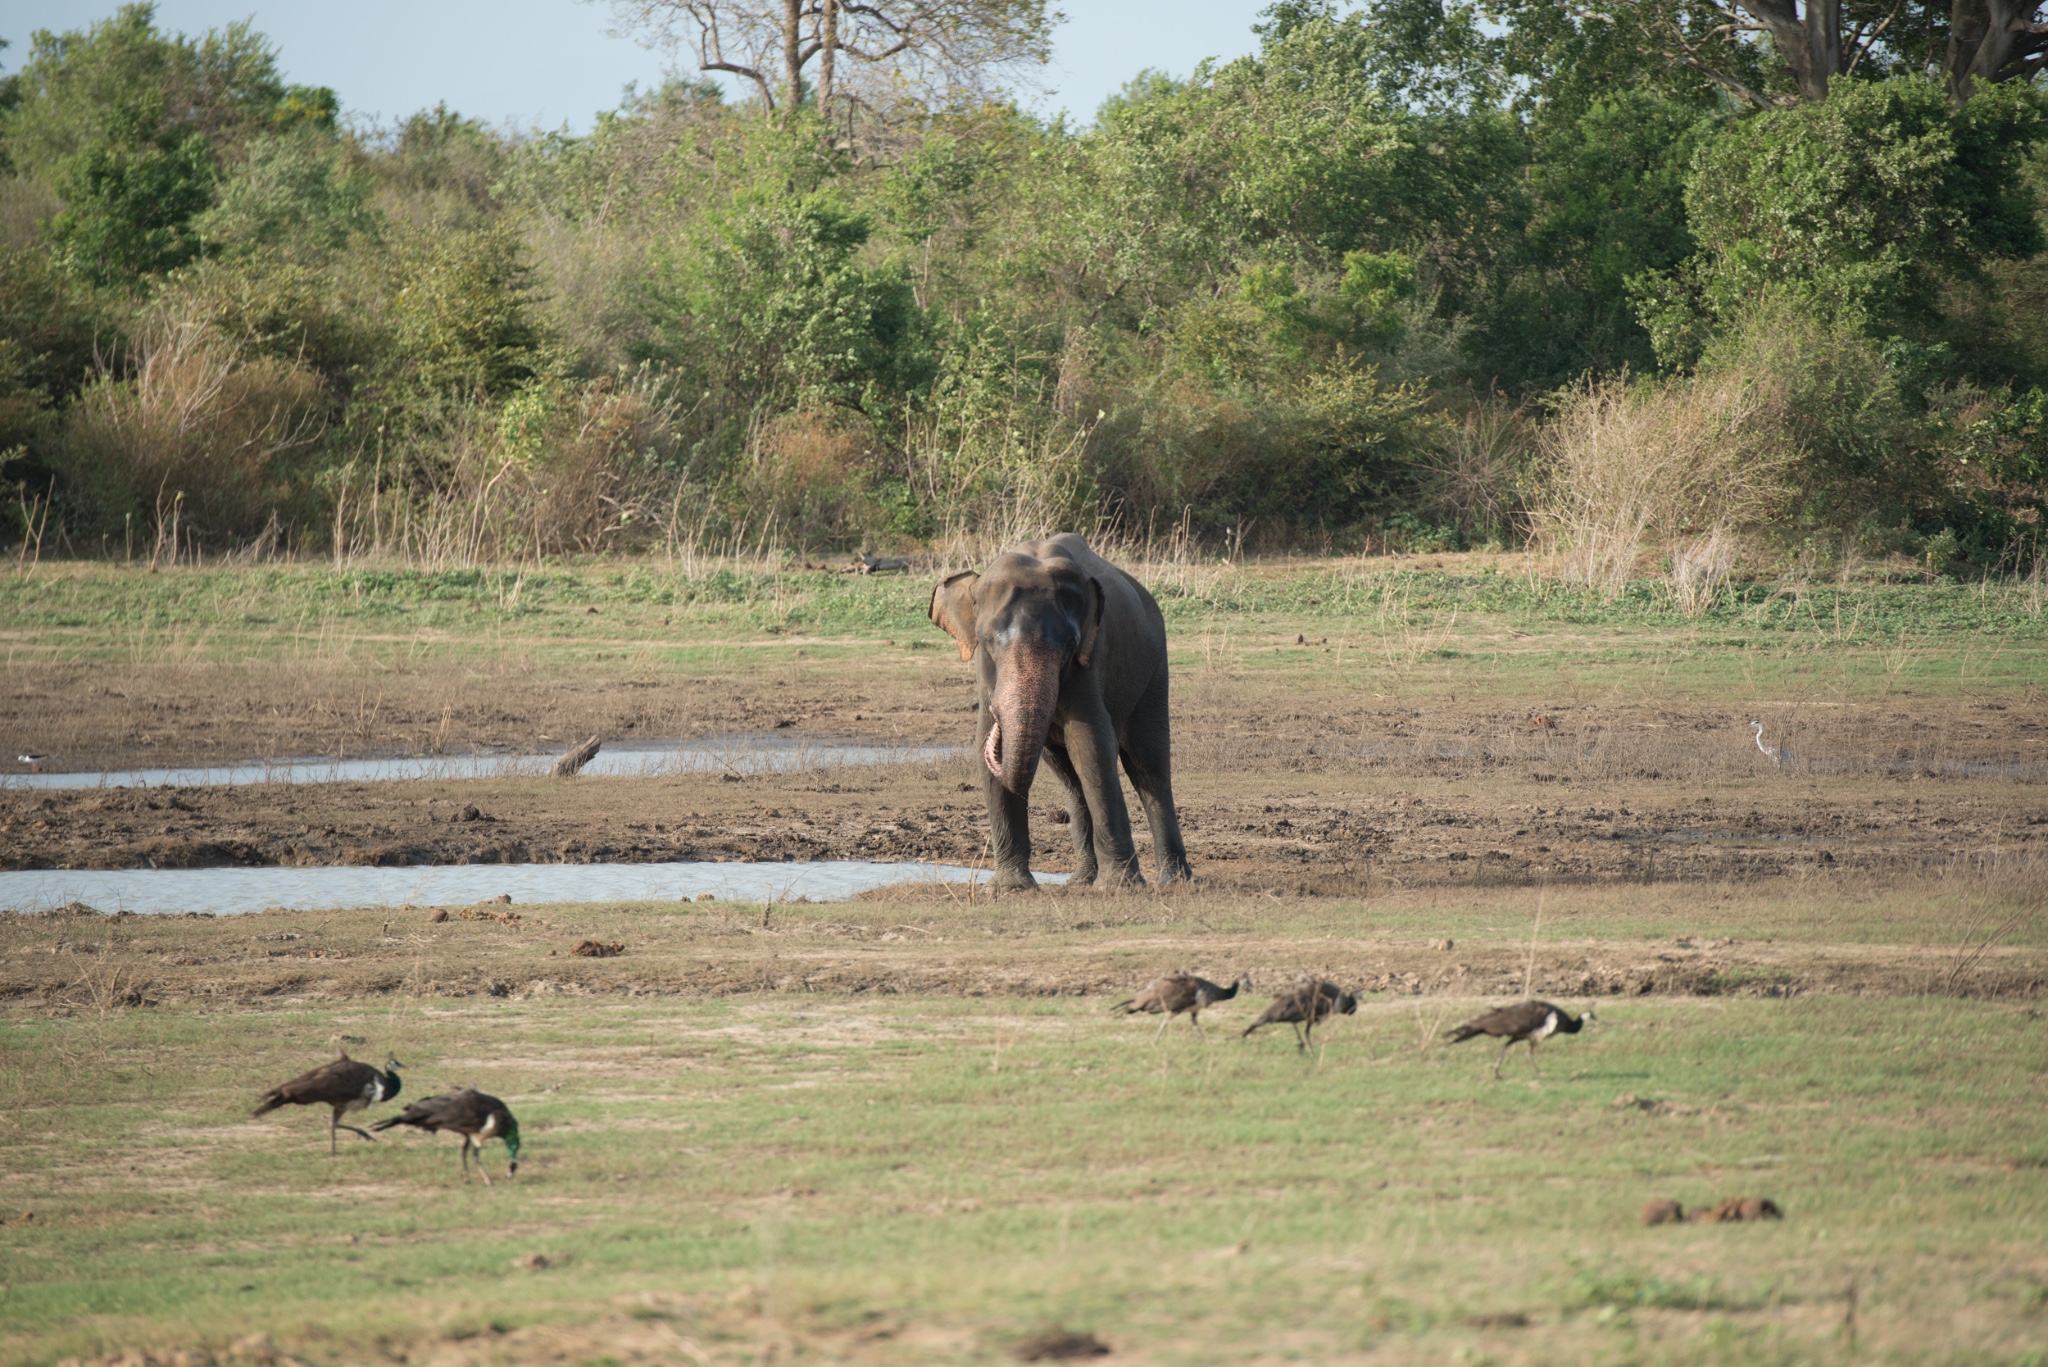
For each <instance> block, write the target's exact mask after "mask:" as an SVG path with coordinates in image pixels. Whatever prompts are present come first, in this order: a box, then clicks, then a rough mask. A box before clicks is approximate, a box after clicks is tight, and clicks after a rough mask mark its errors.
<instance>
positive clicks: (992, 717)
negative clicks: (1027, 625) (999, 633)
mask: <svg viewBox="0 0 2048 1367" xmlns="http://www.w3.org/2000/svg"><path fill="white" fill-rule="evenodd" d="M1059 692H1060V669H1059V658H1058V656H1057V655H1055V654H1053V653H1052V652H1050V651H1047V652H1043V653H1041V652H1036V651H1032V652H1029V653H1027V652H1026V651H1024V650H1023V649H1021V648H1019V647H1014V646H1013V647H1012V648H1011V650H1010V653H1009V658H1008V659H1007V660H1005V661H1004V669H1003V675H1002V679H1001V681H1000V682H998V683H997V684H996V693H995V697H994V698H992V699H990V701H989V728H988V740H987V742H986V743H985V744H984V745H983V746H982V749H981V758H982V762H983V763H984V764H986V765H988V771H989V772H990V773H991V774H994V775H995V776H996V779H997V781H999V782H1000V783H1001V784H1002V785H1003V786H1004V787H1005V788H1007V789H1009V790H1010V791H1011V792H1013V793H1015V794H1016V795H1017V796H1018V797H1023V796H1025V795H1026V794H1028V793H1029V792H1030V791H1031V779H1032V776H1033V775H1035V774H1036V773H1037V772H1038V757H1039V754H1040V752H1041V751H1043V750H1044V749H1045V733H1046V730H1047V728H1049V727H1050V726H1051V725H1052V712H1053V707H1054V705H1055V704H1056V703H1057V702H1058V700H1059Z"/></svg>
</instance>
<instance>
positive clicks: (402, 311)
mask: <svg viewBox="0 0 2048 1367" xmlns="http://www.w3.org/2000/svg"><path fill="white" fill-rule="evenodd" d="M394 245H395V247H396V249H397V250H396V253H395V261H396V281H395V283H396V292H395V295H394V297H393V298H392V299H391V315H392V316H391V325H392V342H393V355H392V357H391V363H392V368H393V369H395V370H396V371H397V373H398V374H399V376H400V377H401V381H402V385H403V387H404V388H408V389H412V390H415V391H426V392H428V393H431V394H438V395H448V394H458V395H467V394H476V393H481V394H487V395H496V396H502V395H504V394H507V393H510V392H511V391H512V390H513V389H514V388H516V387H517V386H518V385H519V384H521V383H522V382H524V381H526V380H528V379H531V378H532V377H533V376H534V375H535V374H537V373H538V372H539V370H540V368H541V366H542V365H543V363H544V359H543V355H542V347H543V340H544V339H543V337H542V335H541V332H540V329H539V327H538V326H537V325H536V323H535V321H534V317H533V303H534V300H533V295H534V283H533V269H532V267H531V266H530V265H529V264H528V262H527V260H526V257H525V253H524V251H523V250H522V248H521V245H520V240H519V235H518V231H517V225H516V224H515V223H511V222H503V223H495V224H492V225H490V226H488V227H484V228H477V229H471V230H468V231H446V230H443V231H438V232H431V233H429V232H422V231H417V230H414V231H410V232H406V233H403V234H399V235H396V237H395V242H394Z"/></svg>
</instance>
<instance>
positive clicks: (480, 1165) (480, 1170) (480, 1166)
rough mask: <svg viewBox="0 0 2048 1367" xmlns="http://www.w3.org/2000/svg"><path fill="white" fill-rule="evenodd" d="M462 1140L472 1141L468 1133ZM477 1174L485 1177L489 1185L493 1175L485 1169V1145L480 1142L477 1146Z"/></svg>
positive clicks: (485, 1182) (464, 1141)
mask: <svg viewBox="0 0 2048 1367" xmlns="http://www.w3.org/2000/svg"><path fill="white" fill-rule="evenodd" d="M462 1142H463V1143H465V1144H468V1143H470V1142H472V1141H471V1140H470V1138H469V1136H468V1135H464V1136H463V1137H462ZM476 1175H477V1176H478V1177H481V1178H483V1179H484V1185H485V1186H489V1185H490V1184H491V1175H490V1173H488V1172H486V1171H485V1170H484V1146H483V1145H481V1144H478V1145H477V1146H476Z"/></svg>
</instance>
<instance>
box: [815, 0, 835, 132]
mask: <svg viewBox="0 0 2048 1367" xmlns="http://www.w3.org/2000/svg"><path fill="white" fill-rule="evenodd" d="M819 10H820V14H821V15H822V17H821V18H820V20H819V22H818V113H819V114H820V115H822V116H823V117H824V118H826V119H827V120H830V119H831V117H832V58H833V55H834V54H835V53H836V52H838V50H839V0H823V3H822V4H821V5H820V6H819Z"/></svg>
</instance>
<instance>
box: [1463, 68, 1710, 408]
mask: <svg viewBox="0 0 2048 1367" xmlns="http://www.w3.org/2000/svg"><path fill="white" fill-rule="evenodd" d="M1718 126H1719V125H1718V122H1717V121H1716V120H1714V119H1712V118H1711V117H1709V116H1703V115H1701V114H1700V112H1699V111H1698V110H1697V109H1695V108H1693V107H1691V106H1689V105H1687V104H1685V103H1681V102H1679V101H1677V100H1673V99H1671V98H1668V97H1666V96H1662V95H1659V94H1656V93H1654V92H1652V91H1634V92H1627V93H1623V94H1620V95H1616V96H1613V97H1610V98H1608V99H1605V100H1602V101H1599V102H1596V103H1595V104H1593V105H1591V106H1590V107H1589V108H1587V109H1586V110H1585V111H1584V112H1583V113H1582V114H1581V115H1580V116H1579V117H1577V118H1575V119H1571V120H1568V121H1567V120H1565V119H1563V118H1562V117H1556V116H1553V117H1552V118H1550V119H1548V120H1546V121H1545V122H1544V123H1543V124H1541V125H1539V127H1538V131H1537V141H1536V149H1535V156H1534V159H1533V161H1532V163H1531V165H1530V167H1529V179H1528V186H1529V194H1530V200H1531V204H1532V208H1531V213H1530V220H1529V226H1528V229H1527V231H1526V232H1525V233H1524V234H1523V235H1522V237H1521V240H1520V242H1519V243H1518V244H1516V246H1515V248H1514V249H1513V250H1514V252H1515V259H1514V261H1513V264H1512V265H1511V266H1510V267H1509V268H1508V269H1507V271H1506V272H1505V280H1504V284H1503V287H1502V289H1501V291H1500V293H1499V295H1498V296H1496V297H1495V298H1493V299H1490V300H1487V301H1485V302H1483V303H1481V304H1480V305H1479V306H1478V308H1477V309H1476V310H1475V312H1476V313H1477V315H1478V317H1477V323H1478V331H1477V334H1476V335H1475V338H1474V342H1473V348H1474V351H1475V353H1476V354H1477V355H1478V357H1479V358H1480V362H1481V369H1482V371H1483V373H1485V374H1486V375H1488V376H1489V377H1490V378H1493V379H1495V380H1497V381H1499V382H1501V383H1503V384H1505V385H1506V386H1507V387H1509V388H1510V389H1513V390H1516V391H1522V390H1526V389H1530V388H1534V389H1552V388H1555V387H1557V386H1558V385H1561V384H1563V383H1565V382H1566V381H1568V380H1570V379H1572V378H1573V377H1575V376H1577V375H1579V374H1581V373H1583V372H1586V371H1589V370H1590V371H1593V372H1596V373H1602V374H1604V373H1608V372H1612V371H1616V370H1621V369H1624V368H1626V369H1632V370H1635V371H1637V372H1647V371H1649V370H1652V369H1654V368H1655V365H1656V355H1655V353H1654V351H1653V350H1652V347H1651V344H1650V336H1649V334H1648V332H1646V331H1645V330H1644V329H1643V327H1642V326H1641V325H1640V324H1639V323H1638V322H1637V320H1636V315H1635V305H1634V302H1633V300H1632V299H1631V296H1630V292H1629V289H1630V286H1629V282H1630V281H1631V280H1632V279H1634V278H1636V277H1638V276H1641V275H1644V274H1645V273H1651V272H1657V271H1668V270H1670V269H1672V268H1674V267H1676V266H1677V265H1678V264H1679V263H1680V262H1681V261H1684V260H1685V259H1686V258H1688V257H1690V256H1691V255H1692V253H1693V251H1694V245H1695V244H1694V242H1693V237H1692V232H1691V229H1690V226H1689V224H1688V220H1687V216H1686V206H1685V187H1686V183H1687V181H1688V179H1689V178H1690V176H1691V174H1692V163H1693V157H1694V155H1695V153H1696V151H1697V150H1698V149H1699V148H1700V147H1701V146H1702V145H1703V144H1704V143H1705V142H1707V141H1708V140H1710V139H1711V138H1712V137H1713V135H1714V134H1715V133H1716V132H1717V131H1718Z"/></svg>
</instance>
